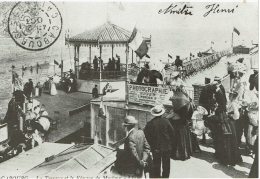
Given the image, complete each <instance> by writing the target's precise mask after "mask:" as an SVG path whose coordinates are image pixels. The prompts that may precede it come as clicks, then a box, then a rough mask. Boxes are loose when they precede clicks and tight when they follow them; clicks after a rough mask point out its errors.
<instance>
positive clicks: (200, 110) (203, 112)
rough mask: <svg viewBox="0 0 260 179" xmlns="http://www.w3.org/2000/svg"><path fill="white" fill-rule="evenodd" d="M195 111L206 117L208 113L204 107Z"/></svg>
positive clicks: (199, 107)
mask: <svg viewBox="0 0 260 179" xmlns="http://www.w3.org/2000/svg"><path fill="white" fill-rule="evenodd" d="M197 110H198V112H199V113H200V114H202V115H208V111H207V110H206V109H205V108H204V107H202V106H198V107H197Z"/></svg>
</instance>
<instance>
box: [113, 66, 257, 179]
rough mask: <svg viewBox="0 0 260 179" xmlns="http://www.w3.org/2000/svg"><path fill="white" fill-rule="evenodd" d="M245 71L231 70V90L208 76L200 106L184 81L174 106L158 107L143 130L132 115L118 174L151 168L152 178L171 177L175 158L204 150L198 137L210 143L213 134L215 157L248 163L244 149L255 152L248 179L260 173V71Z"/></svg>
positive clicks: (226, 161) (127, 122) (176, 92)
mask: <svg viewBox="0 0 260 179" xmlns="http://www.w3.org/2000/svg"><path fill="white" fill-rule="evenodd" d="M238 63H241V62H239V61H238ZM247 72H248V71H247ZM245 73H246V72H245V71H244V70H243V71H240V72H234V74H232V75H233V76H232V77H231V78H232V80H233V82H232V83H231V84H232V86H231V88H230V89H231V90H230V91H226V89H225V88H224V85H223V84H222V82H221V81H222V79H221V78H220V77H217V76H216V77H215V78H214V80H213V81H212V82H210V80H209V79H207V80H206V83H207V84H206V85H205V87H204V88H203V89H202V91H201V94H200V99H199V104H198V105H197V106H195V105H194V104H193V101H192V100H191V99H190V98H189V96H188V95H187V94H186V93H185V91H183V90H182V89H183V87H181V86H182V83H179V88H178V90H176V89H175V90H174V96H173V98H171V100H172V106H163V105H157V106H155V107H153V108H152V109H151V115H152V116H153V117H154V118H153V119H152V120H150V121H149V122H148V123H147V124H146V126H145V127H144V129H136V126H137V124H138V121H137V120H136V119H135V117H133V116H127V117H126V118H125V122H124V124H123V125H124V126H125V129H126V131H127V132H126V133H127V137H126V138H125V141H124V149H123V152H124V155H122V154H121V155H118V156H117V161H116V165H115V166H116V168H117V172H119V173H120V174H121V175H126V176H132V177H142V176H143V175H144V174H145V173H147V172H148V173H149V174H150V177H152V178H160V177H163V178H168V177H169V174H170V159H171V158H172V159H174V160H182V161H185V160H188V159H189V158H190V157H191V156H192V155H193V153H194V152H203V151H202V150H201V149H200V145H199V140H198V136H200V138H202V140H201V142H202V143H204V144H205V143H207V142H208V141H207V140H206V136H210V137H211V138H212V141H213V146H214V149H215V153H214V157H215V159H216V160H217V161H218V162H219V163H221V164H223V165H226V166H235V165H238V164H240V163H241V162H243V160H242V157H241V155H242V154H241V149H243V148H244V149H245V150H246V151H247V153H246V154H245V153H243V155H249V156H251V157H253V154H255V156H254V163H253V166H252V168H251V171H250V174H249V177H258V158H257V157H258V152H257V150H258V146H257V145H258V144H257V140H258V139H257V134H258V83H256V81H258V70H257V69H255V70H254V73H253V74H252V75H251V76H250V77H249V78H248V77H247V76H246V75H245ZM256 78H257V79H256ZM177 86H178V85H177ZM180 99H182V100H180ZM206 134H207V135H206ZM243 135H244V139H245V144H244V143H242V141H243V140H244V139H243V137H242V136H243ZM256 148H257V149H256ZM126 161H127V162H126ZM161 170H162V171H161Z"/></svg>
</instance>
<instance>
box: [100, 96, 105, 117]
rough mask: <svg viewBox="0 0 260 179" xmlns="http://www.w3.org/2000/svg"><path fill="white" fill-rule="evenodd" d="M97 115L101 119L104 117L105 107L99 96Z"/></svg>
mask: <svg viewBox="0 0 260 179" xmlns="http://www.w3.org/2000/svg"><path fill="white" fill-rule="evenodd" d="M98 117H100V118H102V119H106V114H105V108H104V105H103V97H101V101H100V106H99V111H98Z"/></svg>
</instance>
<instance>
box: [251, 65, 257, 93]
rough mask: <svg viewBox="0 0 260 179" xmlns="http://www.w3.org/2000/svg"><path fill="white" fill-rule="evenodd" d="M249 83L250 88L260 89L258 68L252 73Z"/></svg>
mask: <svg viewBox="0 0 260 179" xmlns="http://www.w3.org/2000/svg"><path fill="white" fill-rule="evenodd" d="M249 84H250V86H249V89H250V90H253V89H254V88H255V89H256V90H257V91H258V70H256V69H254V74H251V75H250V77H249Z"/></svg>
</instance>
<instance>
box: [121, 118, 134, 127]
mask: <svg viewBox="0 0 260 179" xmlns="http://www.w3.org/2000/svg"><path fill="white" fill-rule="evenodd" d="M135 124H137V120H136V119H135V117H134V116H126V118H125V121H124V123H123V125H124V126H127V125H135Z"/></svg>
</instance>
